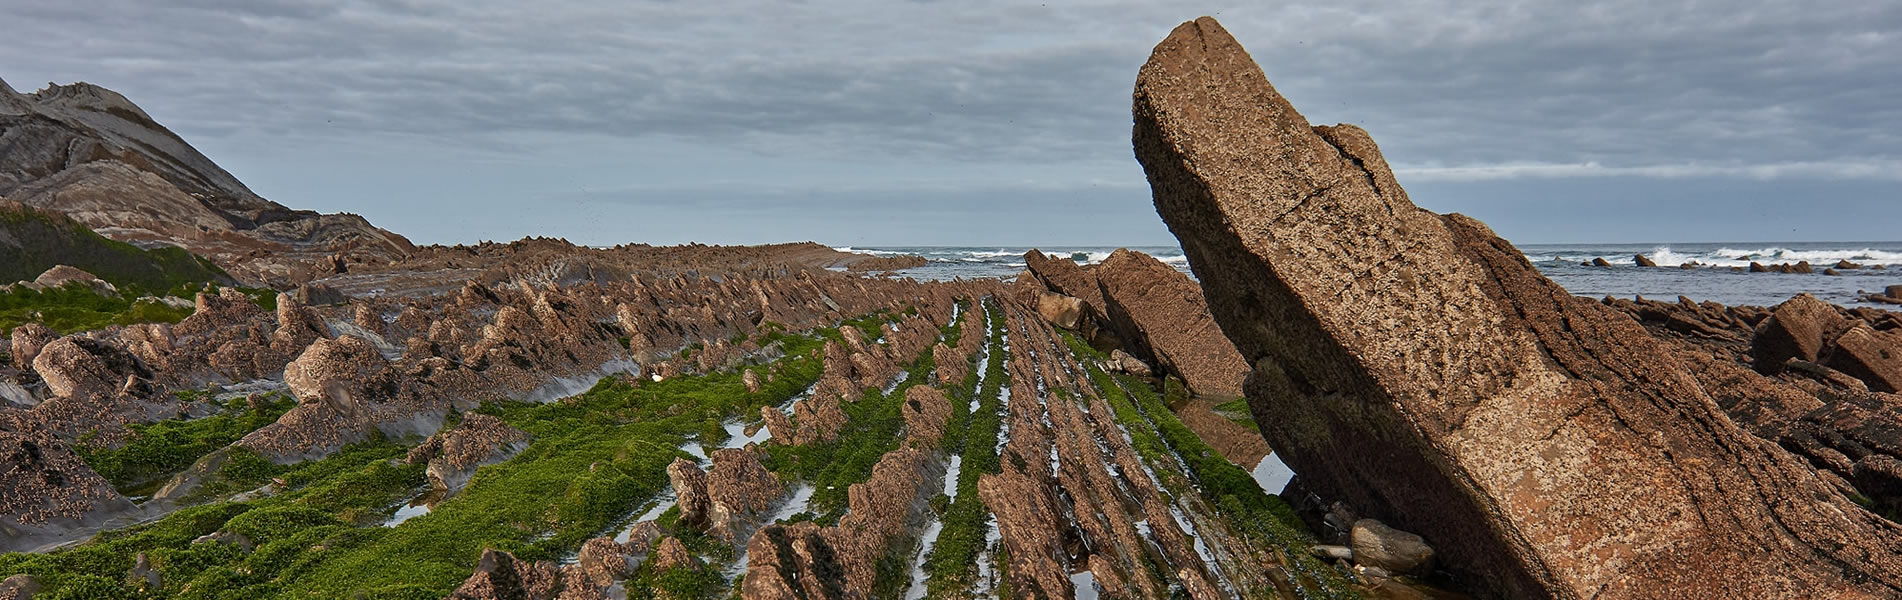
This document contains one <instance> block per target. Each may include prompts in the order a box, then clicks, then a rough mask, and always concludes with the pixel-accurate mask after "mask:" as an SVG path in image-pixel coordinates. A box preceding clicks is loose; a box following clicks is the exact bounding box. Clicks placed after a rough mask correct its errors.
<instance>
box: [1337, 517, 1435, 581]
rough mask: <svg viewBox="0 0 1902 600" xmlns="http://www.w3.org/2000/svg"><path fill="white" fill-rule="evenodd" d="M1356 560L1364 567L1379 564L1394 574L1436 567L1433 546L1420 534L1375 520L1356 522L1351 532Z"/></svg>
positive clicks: (1378, 565) (1421, 571)
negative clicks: (1434, 565)
mask: <svg viewBox="0 0 1902 600" xmlns="http://www.w3.org/2000/svg"><path fill="white" fill-rule="evenodd" d="M1350 538H1351V541H1352V544H1353V551H1354V555H1353V559H1354V562H1355V563H1356V564H1359V565H1361V566H1364V567H1379V568H1381V569H1386V570H1387V571H1389V572H1393V573H1423V572H1426V571H1430V570H1432V569H1433V547H1432V546H1428V545H1427V543H1426V540H1424V539H1421V538H1420V536H1418V535H1414V534H1411V533H1407V532H1405V531H1401V530H1398V529H1394V528H1392V527H1388V526H1387V524H1386V523H1382V522H1380V521H1378V520H1375V519H1361V520H1359V521H1355V522H1354V530H1353V533H1352V534H1351V535H1350Z"/></svg>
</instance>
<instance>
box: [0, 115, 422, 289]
mask: <svg viewBox="0 0 1902 600" xmlns="http://www.w3.org/2000/svg"><path fill="white" fill-rule="evenodd" d="M0 104H4V105H5V106H6V107H7V108H6V109H4V110H0V132H3V133H0V195H4V196H6V197H8V198H11V199H13V200H16V201H19V202H22V203H24V204H26V205H28V206H35V207H40V208H44V209H49V210H53V211H57V212H60V213H63V214H65V215H67V216H70V217H72V218H73V219H75V220H77V221H79V222H81V223H84V224H85V225H86V226H87V227H90V228H92V229H93V230H95V231H99V232H100V233H101V234H103V235H106V236H107V237H111V238H114V239H118V240H120V241H126V242H132V243H134V244H140V245H146V246H161V245H174V246H182V247H184V248H186V249H187V250H190V251H192V253H194V254H198V255H200V256H205V257H207V258H210V259H211V260H212V261H214V262H217V263H220V264H221V265H223V266H225V267H226V269H227V270H229V271H231V272H232V273H233V274H235V275H238V276H239V277H240V278H242V279H246V280H248V281H251V282H272V283H279V284H283V283H294V282H296V281H297V280H300V279H308V278H310V277H312V276H313V275H315V274H316V273H318V272H320V268H319V267H318V265H319V264H320V263H333V264H334V263H335V262H337V261H345V262H350V261H373V262H379V263H380V262H387V261H389V260H390V259H394V258H400V257H402V256H405V255H407V254H408V253H410V252H411V251H413V250H414V248H413V247H412V246H411V245H410V243H409V241H408V240H406V239H404V238H403V237H402V236H399V235H396V234H393V233H390V232H388V231H384V230H382V229H377V228H375V227H372V226H371V225H370V224H369V223H368V222H367V221H364V220H363V218H362V217H358V216H356V215H347V214H338V215H320V214H317V213H314V212H310V211H296V210H291V209H288V208H285V207H284V206H282V205H279V204H277V203H275V202H271V201H268V200H265V199H263V198H261V197H258V195H257V194H255V193H253V192H251V190H250V189H248V188H246V187H245V186H244V184H242V183H239V182H238V180H237V178H235V177H233V176H232V175H231V174H230V173H228V172H226V171H225V170H224V169H221V168H219V167H218V165H216V164H213V163H212V162H211V160H210V159H208V158H205V156H204V155H202V154H200V153H199V152H198V151H197V150H196V149H193V148H192V147H191V145H190V144H187V143H186V142H185V141H184V140H183V139H182V138H180V137H179V136H177V135H176V134H174V133H172V132H171V131H170V130H167V129H166V128H165V127H163V126H161V125H159V124H158V123H157V122H155V121H153V120H152V118H151V117H150V116H149V115H147V114H146V113H145V111H143V110H141V109H140V108H139V107H138V106H137V105H134V104H133V103H132V102H131V101H129V100H127V99H126V98H125V97H124V96H121V95H119V94H118V93H116V92H113V91H111V90H108V89H105V88H102V87H99V86H96V85H92V84H87V83H75V84H72V85H65V86H60V85H54V86H49V87H48V88H46V89H44V90H40V91H39V92H36V93H32V94H19V93H15V92H13V91H12V90H5V89H0ZM332 270H334V269H332Z"/></svg>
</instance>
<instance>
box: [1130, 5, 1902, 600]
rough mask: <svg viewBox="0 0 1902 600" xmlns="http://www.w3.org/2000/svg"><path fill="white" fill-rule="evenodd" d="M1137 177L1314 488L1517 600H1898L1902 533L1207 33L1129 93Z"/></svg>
mask: <svg viewBox="0 0 1902 600" xmlns="http://www.w3.org/2000/svg"><path fill="white" fill-rule="evenodd" d="M1134 104H1135V106H1134V113H1135V131H1134V142H1135V148H1136V156H1137V158H1138V159H1139V160H1140V161H1141V162H1142V163H1143V166H1144V169H1145V171H1146V172H1147V174H1148V178H1149V182H1150V185H1151V187H1152V190H1153V192H1154V198H1155V202H1156V207H1157V211H1158V212H1159V213H1161V215H1162V217H1163V219H1164V220H1165V221H1166V222H1167V223H1168V225H1169V227H1170V229H1171V231H1173V232H1174V233H1175V234H1176V236H1177V238H1178V239H1180V240H1181V242H1182V246H1183V249H1184V250H1185V251H1187V254H1188V256H1189V259H1190V264H1191V266H1192V267H1193V268H1194V270H1195V273H1196V275H1197V277H1198V278H1199V279H1200V280H1201V281H1202V285H1203V288H1204V290H1205V291H1206V293H1207V296H1208V299H1209V302H1210V305H1211V309H1212V312H1213V313H1214V315H1215V317H1216V319H1217V321H1218V322H1219V323H1220V324H1221V326H1222V329H1223V331H1224V332H1225V333H1226V334H1227V336H1228V337H1229V338H1230V339H1231V340H1233V341H1234V342H1235V344H1236V346H1237V347H1238V349H1239V350H1240V351H1241V352H1242V354H1243V356H1244V357H1245V358H1247V359H1248V360H1249V361H1250V363H1251V364H1253V365H1254V371H1253V373H1252V374H1251V375H1250V378H1249V382H1248V385H1247V391H1248V396H1249V399H1250V402H1251V404H1252V405H1253V407H1254V410H1255V412H1256V414H1257V415H1258V416H1259V417H1260V418H1259V419H1258V420H1259V422H1260V423H1261V424H1262V426H1263V429H1264V431H1263V433H1264V434H1265V435H1266V436H1267V437H1268V440H1269V442H1270V444H1271V445H1273V446H1274V447H1275V448H1276V450H1277V451H1279V452H1280V453H1283V454H1284V455H1285V456H1284V459H1285V460H1286V461H1287V462H1288V463H1289V464H1290V465H1291V466H1292V467H1293V468H1294V470H1295V471H1296V472H1298V473H1300V474H1301V477H1302V479H1303V480H1305V481H1306V482H1307V484H1308V486H1309V487H1310V488H1311V489H1315V490H1317V491H1319V492H1320V493H1321V494H1323V495H1325V496H1331V497H1334V498H1340V499H1344V500H1346V501H1348V502H1349V503H1351V504H1352V505H1354V506H1355V507H1356V508H1357V509H1359V510H1360V511H1361V512H1363V513H1364V514H1368V515H1370V516H1374V517H1377V518H1380V519H1381V520H1383V521H1386V522H1390V523H1393V524H1395V525H1396V526H1399V527H1403V528H1405V529H1407V530H1409V531H1415V532H1418V533H1419V534H1421V535H1422V536H1424V537H1425V538H1426V540H1427V541H1428V542H1429V543H1431V544H1432V545H1433V546H1434V548H1436V549H1437V550H1438V551H1439V552H1440V555H1439V557H1438V558H1440V559H1441V560H1442V561H1443V564H1445V565H1447V566H1448V567H1449V568H1451V569H1453V570H1455V571H1456V572H1458V573H1460V574H1463V575H1465V576H1467V580H1468V581H1470V582H1471V584H1472V585H1474V586H1476V587H1478V588H1479V589H1480V590H1481V591H1484V592H1488V593H1489V594H1490V595H1494V596H1499V597H1511V598H1587V597H1590V598H1698V597H1721V596H1730V595H1734V594H1742V595H1744V596H1749V597H1768V598H1798V597H1803V598H1808V597H1832V598H1877V597H1897V596H1898V595H1902V545H1898V542H1902V528H1898V526H1897V525H1896V524H1894V523H1891V522H1888V521H1886V520H1883V519H1882V518H1880V517H1877V516H1875V515H1874V514H1871V513H1869V512H1867V511H1865V510H1862V509H1861V508H1860V507H1858V506H1856V505H1855V504H1853V503H1851V502H1850V501H1849V500H1848V499H1846V498H1845V497H1843V496H1842V495H1841V494H1839V493H1838V492H1836V491H1835V490H1833V489H1831V487H1830V486H1829V485H1828V484H1826V483H1824V481H1823V480H1822V479H1821V478H1819V477H1818V476H1817V475H1816V473H1815V472H1814V471H1812V470H1811V469H1810V468H1809V467H1808V466H1806V465H1804V464H1802V463H1800V462H1799V461H1798V460H1796V459H1795V458H1793V457H1792V456H1790V455H1789V454H1787V453H1785V452H1784V451H1782V450H1780V449H1778V448H1777V447H1775V446H1774V445H1772V444H1770V443H1768V442H1766V441H1764V440H1761V439H1759V438H1756V437H1754V436H1752V435H1750V434H1749V433H1747V432H1745V431H1743V430H1742V429H1740V428H1738V427H1737V426H1736V425H1735V424H1733V423H1732V422H1731V421H1730V420H1729V418H1727V417H1726V416H1725V415H1724V413H1723V412H1722V411H1721V410H1719V409H1718V407H1717V406H1716V404H1715V403H1714V402H1713V401H1712V400H1711V397H1710V396H1709V394H1707V393H1706V392H1705V390H1703V389H1702V388H1700V387H1699V386H1698V384H1697V381H1696V380H1695V379H1694V378H1693V377H1691V376H1690V375H1689V374H1688V373H1687V372H1686V371H1685V369H1684V367H1683V366H1682V365H1680V364H1678V363H1677V362H1676V361H1675V359H1673V358H1671V357H1670V355H1669V353H1668V352H1665V351H1664V350H1663V349H1661V348H1660V347H1658V344H1657V342H1656V341H1655V340H1654V339H1653V338H1651V337H1650V336H1649V335H1647V334H1646V332H1645V330H1644V329H1643V328H1642V327H1641V326H1640V325H1638V324H1637V323H1636V322H1635V321H1633V320H1631V319H1630V318H1629V317H1627V316H1624V315H1622V314H1617V313H1615V312H1613V311H1611V310H1610V309H1608V308H1606V307H1604V306H1603V305H1600V304H1598V303H1595V302H1591V301H1588V300H1584V299H1580V298H1575V297H1573V296H1571V295H1569V294H1567V293H1566V292H1565V290H1563V289H1561V288H1559V287H1558V286H1557V285H1555V284H1553V283H1552V282H1551V281H1549V280H1546V279H1545V278H1544V277H1542V276H1541V275H1539V274H1538V272H1537V271H1535V270H1534V269H1533V267H1532V266H1531V264H1530V263H1528V262H1526V260H1525V259H1524V257H1523V256H1522V255H1521V254H1520V253H1519V252H1518V251H1517V250H1515V249H1514V248H1513V247H1512V246H1511V245H1510V244H1509V243H1507V242H1506V241H1504V240H1502V239H1499V238H1498V237H1496V236H1494V235H1493V234H1492V232H1491V231H1489V230H1487V229H1486V228H1485V226H1484V225H1482V224H1480V223H1479V222H1477V221H1473V220H1471V219H1468V218H1465V217H1462V216H1459V215H1450V216H1445V217H1442V216H1441V215H1437V214H1434V213H1431V212H1428V211H1425V210H1422V209H1419V208H1417V207H1415V206H1413V204H1412V203H1411V202H1410V201H1408V199H1407V196H1406V193H1405V192H1404V191H1402V190H1401V189H1400V186H1399V185H1398V183H1396V182H1395V180H1394V178H1393V175H1392V173H1391V171H1390V170H1389V169H1388V167H1387V165H1386V162H1385V160H1384V159H1382V157H1381V156H1380V153H1379V150H1378V148H1377V147H1376V146H1375V145H1374V143H1373V141H1372V140H1371V139H1370V138H1369V137H1368V136H1367V134H1366V133H1365V132H1363V131H1361V130H1360V129H1359V128H1356V127H1353V126H1347V125H1342V126H1335V127H1310V126H1309V124H1308V122H1307V120H1306V119H1305V118H1304V117H1302V116H1301V114H1300V113H1298V112H1296V111H1295V109H1294V107H1293V106H1291V105H1290V104H1289V103H1288V101H1287V100H1286V99H1284V98H1282V97H1281V95H1280V94H1279V93H1277V92H1276V91H1275V89H1274V87H1273V86H1271V85H1270V84H1269V83H1268V81H1267V79H1266V77H1265V76H1264V75H1263V74H1262V72H1261V70H1260V68H1259V67H1257V66H1256V65H1255V63H1254V61H1253V59H1252V58H1250V57H1249V55H1248V53H1247V52H1246V51H1245V50H1243V49H1242V47H1241V46H1240V45H1239V44H1238V43H1236V41H1235V40H1234V39H1233V38H1232V37H1231V36H1230V35H1229V34H1228V32H1226V31H1225V30H1223V29H1222V27H1221V25H1219V24H1217V23H1216V22H1215V21H1214V20H1213V19H1208V18H1203V19H1198V20H1196V21H1192V22H1189V23H1185V24H1183V25H1182V26H1180V27H1178V28H1176V30H1175V31H1174V32H1172V33H1171V34H1170V36H1169V37H1168V38H1167V39H1165V40H1163V41H1162V43H1160V44H1158V45H1157V46H1156V48H1155V51H1154V54H1153V55H1152V56H1151V57H1150V60H1149V62H1148V63H1147V64H1145V65H1144V66H1143V68H1142V71H1141V74H1140V75H1139V76H1138V79H1137V83H1136V90H1135V96H1134Z"/></svg>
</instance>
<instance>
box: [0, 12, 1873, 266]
mask: <svg viewBox="0 0 1902 600" xmlns="http://www.w3.org/2000/svg"><path fill="white" fill-rule="evenodd" d="M1205 14H1206V15H1212V16H1215V17H1216V18H1217V19H1219V20H1221V21H1222V23H1223V25H1224V26H1225V27H1227V28H1228V29H1229V31H1230V32H1231V33H1232V34H1234V35H1235V36H1236V38H1237V39H1238V40H1240V41H1241V42H1242V44H1243V45H1244V46H1246V47H1247V48H1248V49H1249V50H1250V52H1251V54H1252V55H1253V56H1254V57H1255V59H1256V61H1257V62H1258V63H1260V64H1261V66H1262V69H1263V70H1264V72H1266V74H1267V75H1268V78H1269V80H1270V81H1272V82H1274V84H1275V85H1276V87H1277V88H1278V89H1279V90H1280V91H1281V93H1282V94H1283V95H1284V96H1286V97H1287V98H1289V100H1291V101H1292V102H1293V103H1294V105H1295V106H1296V108H1298V109H1300V110H1301V111H1302V112H1303V113H1304V114H1305V115H1306V116H1307V117H1308V119H1309V120H1310V121H1312V122H1315V123H1336V122H1349V123H1355V124H1359V125H1361V126H1363V127H1365V128H1366V129H1367V130H1368V131H1369V132H1370V133H1371V134H1372V135H1373V136H1374V139H1375V140H1377V141H1378V142H1379V143H1380V145H1381V148H1382V150H1383V152H1384V154H1385V156H1386V157H1387V160H1388V162H1389V163H1390V164H1392V165H1393V166H1394V167H1395V170H1396V174H1397V176H1398V177H1399V179H1400V182H1401V184H1402V185H1403V186H1405V187H1406V188H1407V190H1408V191H1409V193H1410V195H1411V197H1412V198H1413V200H1414V202H1415V203H1417V204H1419V205H1421V206H1423V207H1426V208H1429V209H1432V210H1435V211H1440V212H1464V213H1466V214H1469V215H1472V216H1475V217H1477V218H1479V219H1481V220H1484V221H1486V222H1488V223H1489V224H1491V225H1492V226H1493V228H1494V230H1496V231H1497V232H1499V233H1500V234H1502V235H1504V236H1506V237H1507V238H1509V239H1512V240H1514V241H1516V242H1519V243H1561V242H1562V243H1579V242H1699V241H1830V240H1858V241H1889V240H1896V239H1898V238H1902V232H1898V231H1897V229H1898V227H1897V226H1898V225H1902V100H1899V99H1902V1H1897V0H1864V1H1856V2H1821V1H1810V2H1790V1H1788V0H1724V1H1703V0H1695V1H1685V0H1675V1H1674V0H1643V1H1637V0H1606V1H1599V2H1576V1H1575V0H1516V1H1507V2H1473V1H1464V2H1455V1H1448V0H1323V1H1308V0H1283V1H1277V2H1258V1H1257V2H1193V1H1190V2H1153V1H1146V0H1091V1H1080V2H1049V3H1035V2H1002V1H994V0H960V1H955V2H953V1H913V2H898V1H891V0H878V1H873V0H850V1H837V2H830V1H810V2H729V1H723V0H694V1H661V2H641V1H629V0H602V1H590V2H552V1H550V2H520V1H506V2H496V1H489V0H450V1H435V0H378V1H367V2H366V1H341V2H294V1H288V0H188V1H174V2H152V1H150V0H124V1H118V0H64V1H61V2H45V1H42V0H0V22H5V23H7V25H6V27H5V29H6V30H7V36H6V37H7V39H6V40H5V41H4V42H0V78H4V79H5V80H6V81H7V82H8V83H10V84H12V85H13V87H15V88H17V89H20V90H22V91H28V90H32V89H37V88H39V87H42V86H43V85H44V83H46V82H59V83H69V82H73V81H87V82H91V83H95V84H99V85H103V86H105V87H108V88H111V89H114V90H117V91H119V92H121V93H123V94H125V95H126V96H127V97H129V98H131V99H132V100H133V101H134V102H136V103H138V104H139V105H140V106H141V107H143V108H144V109H145V110H146V112H148V113H149V114H151V115H152V116H153V117H154V118H156V119H157V120H158V121H159V122H160V123H163V124H165V125H167V126H168V127H170V128H171V129H172V130H174V131H175V132H177V133H179V134H180V135H181V136H183V137H184V138H185V139H186V140H188V141H190V142H191V143H192V144H193V145H195V146H196V147H197V148H198V149H199V150H201V151H203V152H204V153H205V154H207V155H209V156H210V157H211V158H212V159H213V160H215V161H217V162H218V163H219V164H220V165H222V166H223V167H225V168H226V169H227V170H229V171H231V172H232V173H233V174H235V175H236V176H238V178H239V179H240V180H242V181H244V182H245V183H246V184H247V185H249V186H250V187H251V188H252V189H253V190H254V191H256V192H258V193H259V194H261V195H263V196H265V197H267V198H270V199H272V200H276V201H278V202H280V203H283V204H286V205H288V206H292V207H295V208H308V209H315V210H321V211H325V212H333V211H347V212H354V213H358V214H362V215H365V216H366V217H368V218H369V219H370V220H371V221H372V222H373V223H376V224H378V225H380V226H383V227H385V228H387V229H390V230H392V231H396V232H398V233H402V234H405V235H407V236H409V237H410V238H412V239H413V240H415V241H417V242H419V243H456V242H472V241H478V240H484V239H492V240H509V239H515V238H519V237H523V236H529V235H542V236H555V237H565V238H567V239H569V240H571V241H575V242H577V243H587V244H615V243H622V242H649V243H680V242H687V241H699V242H707V243H760V242H772V241H794V240H808V239H810V240H816V241H820V242H824V243H828V244H832V245H854V246H861V247H864V246H901V245H1131V246H1137V245H1158V244H1170V243H1173V239H1172V238H1171V237H1170V236H1169V233H1168V231H1167V229H1166V228H1164V227H1163V225H1162V222H1161V220H1160V219H1159V218H1158V217H1157V216H1156V214H1155V210H1154V208H1153V205H1152V204H1151V203H1150V198H1149V191H1148V187H1147V184H1146V182H1145V181H1144V179H1143V174H1142V170H1141V167H1140V166H1139V165H1138V164H1137V163H1136V161H1135V159H1134V156H1133V155H1132V152H1131V150H1130V143H1129V133H1130V113H1129V106H1130V92H1131V87H1132V85H1133V83H1134V81H1135V77H1136V72H1137V69H1138V68H1139V67H1140V66H1141V65H1142V63H1143V61H1144V60H1145V59H1146V58H1147V56H1148V53H1149V51H1150V49H1151V48H1152V47H1153V46H1154V45H1155V43H1156V42H1158V41H1160V40H1161V39H1162V38H1163V37H1164V36H1165V35H1167V34H1168V32H1169V30H1170V29H1171V28H1173V27H1174V26H1175V25H1176V24H1178V23H1180V22H1182V21H1184V20H1188V19H1192V18H1194V17H1196V16H1199V15H1205Z"/></svg>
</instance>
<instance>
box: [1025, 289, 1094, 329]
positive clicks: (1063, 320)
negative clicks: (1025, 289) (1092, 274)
mask: <svg viewBox="0 0 1902 600" xmlns="http://www.w3.org/2000/svg"><path fill="white" fill-rule="evenodd" d="M1087 306H1088V305H1086V304H1084V303H1083V300H1082V299H1081V298H1076V297H1073V296H1065V295H1063V294H1056V293H1051V292H1042V293H1039V294H1037V314H1039V315H1042V316H1043V320H1045V321H1049V322H1050V324H1051V325H1056V326H1058V327H1062V328H1064V329H1076V327H1077V324H1078V323H1081V322H1083V316H1084V310H1086V307H1087Z"/></svg>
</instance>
